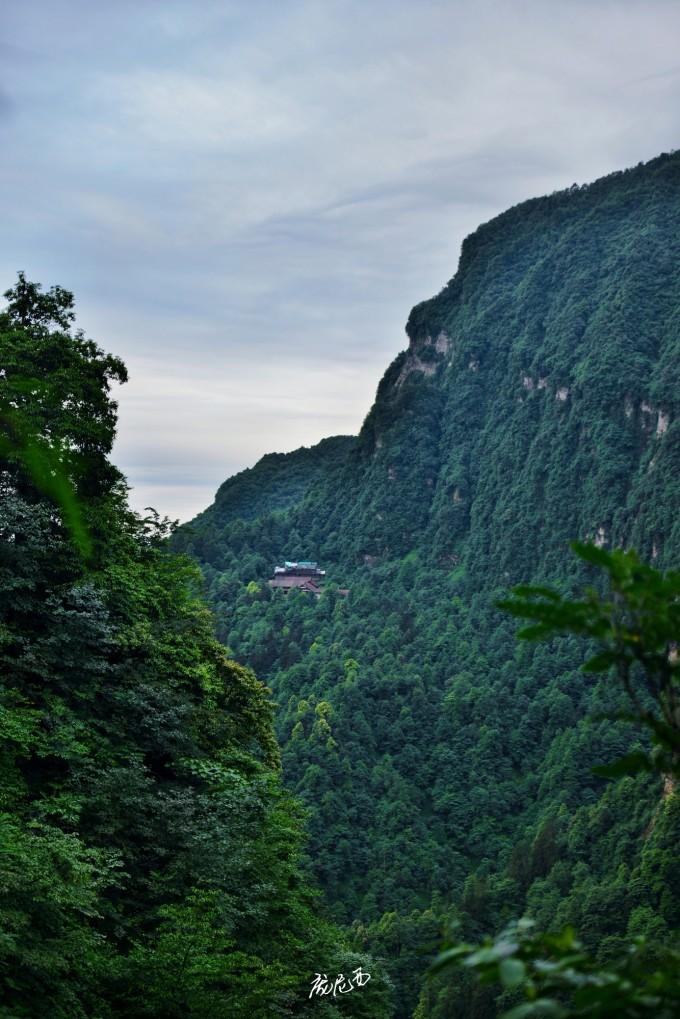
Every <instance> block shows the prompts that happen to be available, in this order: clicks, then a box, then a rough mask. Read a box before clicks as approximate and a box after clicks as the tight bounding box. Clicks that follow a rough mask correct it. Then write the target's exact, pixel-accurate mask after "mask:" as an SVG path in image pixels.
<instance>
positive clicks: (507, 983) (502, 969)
mask: <svg viewBox="0 0 680 1019" xmlns="http://www.w3.org/2000/svg"><path fill="white" fill-rule="evenodd" d="M498 972H499V974H500V978H501V983H502V984H503V986H504V987H517V986H518V985H519V984H521V983H522V982H523V980H524V979H525V978H526V966H525V965H524V963H523V962H522V961H521V959H503V961H502V962H501V964H500V966H499V967H498Z"/></svg>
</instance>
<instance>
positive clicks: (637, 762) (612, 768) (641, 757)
mask: <svg viewBox="0 0 680 1019" xmlns="http://www.w3.org/2000/svg"><path fill="white" fill-rule="evenodd" d="M592 771H593V775H597V776H598V778H611V779H617V778H623V776H624V775H639V774H640V772H642V771H654V765H653V763H652V761H651V759H650V757H649V756H648V754H644V753H642V752H641V751H638V752H637V753H632V754H626V755H625V757H620V758H619V759H618V761H613V762H612V764H600V765H598V766H597V767H596V768H593V769H592Z"/></svg>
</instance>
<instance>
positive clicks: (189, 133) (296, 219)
mask: <svg viewBox="0 0 680 1019" xmlns="http://www.w3.org/2000/svg"><path fill="white" fill-rule="evenodd" d="M2 22H3V23H2V29H1V30H0V31H1V35H0V136H1V139H2V158H1V159H0V185H1V186H0V222H2V236H3V242H4V243H3V244H2V247H1V250H0V283H2V286H1V287H0V291H1V290H4V289H5V288H6V287H9V286H10V285H12V283H13V281H14V279H15V275H16V272H17V270H19V269H23V270H24V271H25V272H26V274H27V276H28V277H29V279H33V280H37V281H40V282H41V283H42V284H43V285H44V286H45V287H48V286H50V285H52V284H55V283H58V284H60V285H61V286H64V287H66V288H67V289H69V290H72V291H73V292H74V293H75V297H76V307H77V310H78V324H79V326H81V327H82V328H83V329H84V330H85V332H86V333H87V334H88V335H89V336H91V337H92V338H93V339H95V340H97V341H98V342H99V343H100V345H102V346H103V347H104V348H105V349H106V350H109V351H111V352H113V353H116V354H118V355H119V356H121V357H122V358H123V359H124V360H125V362H126V363H127V365H128V369H129V373H130V381H129V383H128V384H127V385H126V386H125V387H123V388H121V389H120V391H119V392H117V393H116V398H117V400H118V402H119V410H120V420H119V431H118V438H117V441H116V446H115V448H114V459H115V460H116V462H117V464H118V465H119V466H120V467H121V469H122V470H123V471H124V472H125V473H126V474H127V476H128V479H129V482H130V484H131V486H132V491H131V500H132V503H133V505H134V506H135V508H137V509H140V510H141V509H143V508H144V507H146V506H149V505H151V506H154V507H155V508H156V509H157V510H158V511H159V512H160V513H161V514H168V515H169V516H170V517H172V518H179V519H181V520H186V519H189V518H190V517H191V516H193V515H194V514H195V513H196V512H198V511H200V510H201V509H204V508H205V507H206V506H207V505H208V504H209V503H210V502H211V501H212V498H213V496H214V492H215V489H216V488H217V486H218V485H219V484H220V483H221V482H222V481H223V480H224V479H225V478H226V477H228V476H229V475H231V474H233V473H234V472H236V471H238V470H241V469H242V468H244V467H247V466H251V465H252V464H253V463H255V462H256V460H257V459H259V457H260V456H262V455H263V454H265V453H267V452H273V451H277V452H285V451H288V450H291V449H295V448H297V447H298V446H300V445H312V444H313V443H315V442H317V441H318V440H319V439H321V438H324V437H325V436H328V435H335V434H341V433H342V434H348V433H355V432H357V431H358V429H359V428H360V426H361V422H362V420H363V418H364V417H365V415H366V413H367V412H368V410H369V408H370V405H371V402H372V400H373V397H374V394H375V389H376V386H377V383H378V381H379V379H380V377H381V375H382V373H383V372H384V370H385V369H386V367H387V365H388V364H389V362H390V361H391V360H392V359H393V358H394V357H395V356H396V355H397V353H398V352H399V351H400V350H401V349H403V347H404V346H405V345H406V342H407V341H406V337H405V335H404V324H405V322H406V319H407V317H408V313H409V311H410V309H411V307H412V306H413V305H414V304H416V303H417V302H419V301H421V300H424V299H426V298H427V297H430V296H431V295H433V294H435V293H437V292H438V291H439V290H440V289H441V288H442V287H443V286H444V284H445V283H446V282H447V280H448V279H449V278H450V277H451V276H452V275H453V274H454V272H455V270H456V264H457V261H458V256H459V252H460V245H461V242H462V240H463V238H464V237H465V236H466V235H467V234H469V233H470V232H471V231H473V230H474V229H475V227H476V226H477V225H478V224H479V223H481V222H484V221H486V220H488V219H489V218H491V217H492V216H494V215H496V214H497V213H499V212H501V211H502V210H503V209H505V208H507V207H508V206H510V205H514V204H516V203H517V202H519V201H522V200H523V199H526V198H531V197H533V196H535V195H539V194H545V193H548V192H551V191H554V190H557V189H560V188H563V187H568V186H569V185H571V184H573V183H575V182H578V183H583V182H585V181H588V180H592V179H595V178H597V177H598V176H602V175H603V174H606V173H609V172H611V171H613V170H617V169H622V168H624V167H626V166H630V165H634V164H636V163H638V162H640V161H643V160H647V159H650V158H652V157H653V156H655V155H657V154H658V153H659V152H662V151H669V150H670V149H673V148H676V147H678V145H679V144H680V45H679V43H680V4H678V3H677V0H644V2H643V0H536V2H532V0H507V2H505V0H494V2H489V0H475V2H474V3H473V2H471V0H467V2H462V0H446V2H444V0H389V2H387V0H221V2H219V3H213V2H207V0H162V2H156V0H135V2H134V3H133V2H130V0H116V3H107V4H103V3H93V2H92V0H86V2H85V0H82V2H80V0H36V2H32V0H24V2H23V3H22V4H13V5H9V4H8V5H6V6H5V9H4V10H3V19H2Z"/></svg>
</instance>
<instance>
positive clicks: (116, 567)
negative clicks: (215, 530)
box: [0, 274, 390, 1019]
mask: <svg viewBox="0 0 680 1019" xmlns="http://www.w3.org/2000/svg"><path fill="white" fill-rule="evenodd" d="M5 296H6V298H7V301H8V304H7V308H6V310H5V311H4V312H2V313H1V314H0V352H1V354H2V359H1V366H2V370H1V372H0V536H1V541H0V663H1V672H0V789H1V790H2V793H1V795H2V810H1V811H0V833H1V842H0V1016H2V1017H3V1019H4V1017H6V1019H10V1017H11V1019H19V1017H34V1016H42V1017H45V1019H78V1017H88V1019H106V1017H111V1016H125V1017H139V1019H142V1017H144V1016H153V1017H157V1019H166V1017H172V1016H177V1017H180V1016H181V1017H191V1016H193V1017H205V1019H208V1017H210V1019H215V1017H223V1019H236V1017H239V1016H244V1017H246V1016H247V1017H249V1019H269V1017H271V1016H304V1015H308V1014H310V1015H312V1014H313V1015H315V1016H323V1017H326V1016H327V1017H328V1019H331V1017H333V1016H339V1015H340V1014H342V1015H348V1016H357V1017H366V1019H369V1017H373V1016H387V1015H389V1014H390V1006H389V996H390V986H389V983H388V981H387V980H386V979H385V978H384V977H383V978H382V979H380V978H378V975H377V973H376V971H375V969H374V967H373V963H372V961H371V960H370V959H368V958H367V957H366V956H365V954H362V953H361V952H358V951H356V949H355V948H354V946H353V945H352V944H351V943H350V941H349V939H348V938H347V936H345V935H343V934H342V933H341V932H340V930H339V929H338V928H337V927H336V926H334V925H333V924H332V923H331V922H330V921H329V920H328V919H327V918H325V917H324V911H323V908H322V906H321V905H320V902H319V894H318V892H317V890H316V889H315V887H314V884H313V882H312V881H311V880H310V877H309V875H308V874H305V873H304V869H303V867H302V864H301V861H300V853H301V840H302V833H303V820H304V818H303V811H302V808H301V806H300V804H299V803H298V802H297V801H295V800H294V799H293V798H292V797H291V796H290V794H289V793H288V792H286V790H285V789H284V788H283V786H282V784H281V780H280V764H279V751H278V746H277V743H276V739H275V736H274V732H273V728H272V706H271V701H270V695H269V691H268V690H267V689H266V688H265V687H264V686H263V685H262V684H261V683H260V682H259V681H258V680H257V679H256V678H255V676H254V674H253V673H252V672H251V671H250V670H249V669H247V668H245V667H243V666H241V665H238V664H236V663H235V662H233V661H231V660H229V658H228V657H227V655H226V654H225V651H224V648H223V647H222V646H221V645H220V644H219V643H218V642H217V640H216V639H215V635H214V626H213V620H212V617H211V615H210V612H209V611H208V609H207V608H206V606H205V604H204V603H203V602H202V600H201V599H200V597H199V596H198V593H197V592H198V590H199V587H200V576H199V574H198V570H197V568H196V566H195V565H193V564H191V563H190V562H189V561H188V560H187V559H185V558H183V557H181V556H177V555H173V554H169V553H168V551H167V548H166V547H165V545H166V539H167V534H168V528H167V522H166V521H163V520H160V519H159V518H158V517H157V516H156V515H154V514H151V515H149V516H148V517H146V518H144V519H143V518H140V517H139V516H137V515H135V514H134V513H132V512H131V511H130V509H129V508H128V504H127V487H126V484H125V480H124V478H123V477H122V476H121V474H120V473H119V472H118V470H117V469H116V468H115V467H114V466H113V465H112V464H111V462H110V460H109V456H108V455H109V453H110V450H111V445H112V441H113V437H114V431H115V425H116V404H115V402H114V401H113V400H112V398H111V393H110V390H111V386H112V384H115V383H118V382H123V381H124V380H125V377H126V372H125V367H124V365H123V364H122V363H121V361H119V360H118V359H117V358H115V357H111V356H108V355H106V354H104V353H103V352H102V350H101V349H100V348H99V347H98V346H97V345H96V344H95V343H94V342H92V341H91V340H89V339H87V338H86V337H85V336H84V335H83V334H82V333H80V332H74V330H73V319H74V313H73V298H72V295H71V294H70V293H68V292H67V291H65V290H62V289H61V288H59V287H55V288H53V289H52V290H50V291H49V292H48V293H44V292H42V291H41V289H40V288H39V287H38V286H36V285H35V284H32V283H29V282H28V281H27V280H26V279H25V277H24V276H23V275H22V274H20V276H19V281H18V283H17V285H16V287H15V288H14V289H12V290H10V291H8V292H7V294H6V295H5ZM359 967H362V968H363V972H365V973H371V976H372V980H371V981H370V982H367V983H366V982H364V986H363V987H362V990H361V993H360V994H359V993H357V994H349V993H346V994H345V996H344V997H343V998H342V1004H341V1007H340V1005H339V1001H340V999H339V998H338V999H337V1000H335V1001H334V999H333V998H332V997H328V996H327V997H324V998H323V999H322V1000H316V999H314V1000H310V999H309V988H310V984H311V980H312V978H313V976H314V973H315V972H316V971H318V970H319V969H320V968H323V970H324V971H328V973H329V974H330V975H331V978H333V977H334V976H335V974H337V973H340V972H342V973H344V974H346V975H347V977H348V978H349V977H350V975H351V974H352V973H353V972H354V971H355V970H356V969H357V968H359ZM374 975H375V976H374Z"/></svg>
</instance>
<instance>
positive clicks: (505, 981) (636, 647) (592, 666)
mask: <svg viewBox="0 0 680 1019" xmlns="http://www.w3.org/2000/svg"><path fill="white" fill-rule="evenodd" d="M573 548H574V551H575V552H576V554H577V555H578V556H579V557H580V558H581V559H583V560H585V561H586V562H588V563H591V564H593V565H595V566H597V567H599V568H600V570H601V571H602V573H603V574H604V577H605V578H606V592H605V594H604V595H603V594H601V593H600V591H598V589H597V588H596V587H590V588H588V589H587V590H586V591H585V592H584V595H583V597H582V598H573V597H569V596H566V595H564V594H561V593H560V592H558V591H556V590H555V589H553V588H549V587H528V586H525V587H518V588H516V589H515V591H514V592H513V597H512V598H511V599H509V600H506V601H504V602H502V603H501V605H502V606H503V607H504V608H505V609H506V610H507V611H509V612H510V613H511V614H512V615H514V616H517V617H519V618H523V619H528V620H531V625H529V626H528V627H525V628H524V629H523V630H521V631H520V633H519V636H520V637H521V638H523V639H525V640H546V639H550V638H552V637H554V636H556V635H562V636H564V635H569V634H576V635H579V636H583V637H588V638H590V639H591V640H593V641H595V642H596V644H597V647H598V650H597V653H596V654H595V655H594V656H593V657H591V658H589V659H588V661H587V662H586V663H585V664H584V666H583V669H584V671H586V672H611V673H612V674H613V678H614V679H615V680H617V681H618V682H619V683H620V684H621V686H622V687H623V689H624V691H625V693H626V696H627V698H628V700H629V702H630V704H631V709H632V712H633V714H632V715H631V716H630V717H631V720H632V721H634V722H636V723H638V724H639V725H642V726H644V727H645V728H646V729H648V730H649V731H650V732H651V736H652V740H653V743H654V749H653V751H652V752H651V753H649V752H647V751H645V750H639V751H636V752H635V753H633V754H629V755H627V756H626V757H623V758H621V759H620V760H618V761H616V762H614V763H613V764H612V765H605V766H602V767H600V768H598V769H596V770H597V771H598V772H599V774H601V775H603V776H606V777H610V778H619V777H620V776H622V775H626V774H635V773H637V772H639V771H656V772H659V773H661V774H662V775H663V776H664V778H665V780H666V783H667V790H668V791H669V792H670V795H671V796H675V792H674V783H675V780H676V778H677V775H678V748H679V747H680V714H679V713H678V695H679V693H680V690H679V687H680V667H679V666H678V662H677V655H676V651H677V646H678V641H679V640H680V574H678V573H677V572H675V571H668V572H667V573H665V574H663V573H661V572H660V571H658V570H655V569H653V568H652V567H650V566H647V565H646V564H644V563H641V562H640V560H639V559H638V557H637V555H636V554H635V552H632V551H623V550H614V551H613V552H607V551H605V550H604V549H601V548H597V547H595V546H593V545H584V544H581V543H574V545H573ZM676 862H677V853H676ZM456 967H458V969H459V970H460V969H463V970H468V971H470V972H472V973H474V974H475V975H476V976H477V977H478V979H479V981H480V983H481V984H482V985H492V986H493V985H496V986H498V985H500V986H501V987H503V988H505V994H504V996H503V999H504V1000H506V1001H507V1000H508V998H510V999H512V998H513V997H515V996H519V995H521V997H522V998H523V999H524V1001H523V1002H522V1003H520V1004H517V1005H515V1006H514V1007H512V1008H510V1009H509V1010H508V1011H504V1012H503V1019H525V1017H536V1019H541V1017H545V1019H567V1017H577V1016H584V1017H588V1019H645V1017H649V1019H673V1017H676V1016H678V1015H680V949H678V948H674V947H671V946H669V945H668V944H663V945H659V944H656V945H655V946H653V947H652V946H650V945H649V944H648V942H647V940H646V939H645V938H644V937H638V938H635V939H633V940H632V941H630V942H628V943H626V942H623V943H622V944H620V945H619V947H618V950H617V951H616V952H615V953H614V954H612V956H611V958H610V959H609V960H608V961H607V963H606V965H603V963H602V961H601V960H600V959H597V958H595V957H594V956H593V955H592V954H591V953H589V952H588V951H587V950H586V949H584V946H583V945H582V944H581V943H580V942H579V941H578V939H577V937H576V935H575V933H574V931H573V929H572V928H570V927H566V928H565V929H563V930H562V931H561V932H560V933H557V934H551V933H547V934H542V933H536V932H535V925H534V923H533V922H532V921H531V920H528V919H523V920H520V921H518V922H516V923H513V924H510V925H509V926H508V927H506V929H505V930H504V931H503V933H502V934H501V935H500V936H499V937H497V938H496V939H494V940H492V939H490V938H487V939H486V940H485V941H484V942H483V943H482V944H481V945H473V944H468V943H464V942H463V943H459V944H452V945H450V946H449V947H447V948H445V949H444V951H442V952H441V953H440V955H439V956H438V958H437V959H436V960H435V962H434V964H433V966H432V967H431V974H433V975H434V974H437V973H442V972H446V971H447V970H451V969H452V968H456ZM503 999H502V1000H503ZM421 1004H422V1008H424V1001H423V1002H422V1003H421ZM425 1014H426V1013H425V1012H424V1011H422V1010H421V1015H423V1016H424V1015H425Z"/></svg>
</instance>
